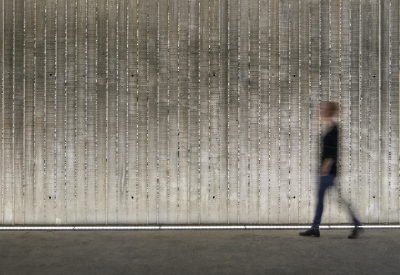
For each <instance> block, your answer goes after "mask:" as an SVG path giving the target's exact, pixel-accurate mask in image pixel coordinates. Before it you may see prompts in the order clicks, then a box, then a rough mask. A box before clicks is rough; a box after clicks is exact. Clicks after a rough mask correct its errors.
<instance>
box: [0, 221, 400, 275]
mask: <svg viewBox="0 0 400 275" xmlns="http://www.w3.org/2000/svg"><path fill="white" fill-rule="evenodd" d="M298 232H299V231H298V230H230V231H228V230H203V231H160V230H158V231H2V232H0V274H1V275H3V274H7V275H8V274H185V275H190V274H399V273H400V230H399V229H367V230H366V231H365V233H364V234H363V235H362V236H361V237H360V238H359V239H356V240H350V239H347V235H348V233H349V232H350V231H349V230H332V229H329V230H321V237H320V238H316V237H300V236H299V235H298Z"/></svg>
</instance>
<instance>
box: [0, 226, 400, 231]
mask: <svg viewBox="0 0 400 275" xmlns="http://www.w3.org/2000/svg"><path fill="white" fill-rule="evenodd" d="M308 227H310V226H309V225H294V226H290V225H199V226H197V225H174V226H170V225H161V226H2V227H0V231H48V230H51V231H82V230H291V229H305V228H308ZM352 227H353V226H352V225H324V226H320V228H321V229H349V228H352ZM361 227H362V228H365V229H400V225H363V226H361Z"/></svg>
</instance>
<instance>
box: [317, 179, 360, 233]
mask: <svg viewBox="0 0 400 275" xmlns="http://www.w3.org/2000/svg"><path fill="white" fill-rule="evenodd" d="M334 184H335V176H334V175H327V176H320V177H319V189H318V202H317V209H316V211H315V217H314V221H313V223H312V227H316V228H319V225H320V224H321V217H322V211H323V210H324V196H325V191H326V190H327V189H328V188H329V187H331V186H333V185H334ZM342 201H343V202H344V203H345V204H346V205H347V208H348V210H349V213H350V216H351V218H352V220H353V223H354V225H355V226H360V225H361V222H360V221H359V220H358V219H357V218H356V217H355V215H354V213H353V211H352V210H351V207H350V205H349V204H348V203H347V202H346V201H344V200H342Z"/></svg>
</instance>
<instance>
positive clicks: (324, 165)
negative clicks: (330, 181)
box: [320, 158, 333, 176]
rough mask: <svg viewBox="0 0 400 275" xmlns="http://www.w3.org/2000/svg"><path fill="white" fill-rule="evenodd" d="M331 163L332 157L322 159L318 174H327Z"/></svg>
mask: <svg viewBox="0 0 400 275" xmlns="http://www.w3.org/2000/svg"><path fill="white" fill-rule="evenodd" d="M332 164H333V159H332V158H328V159H324V160H323V162H322V164H321V170H320V175H321V176H327V175H329V172H330V171H331V167H332Z"/></svg>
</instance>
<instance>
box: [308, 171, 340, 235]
mask: <svg viewBox="0 0 400 275" xmlns="http://www.w3.org/2000/svg"><path fill="white" fill-rule="evenodd" d="M334 180H335V176H333V175H328V176H321V177H320V178H319V189H318V201H317V209H316V211H315V216H314V221H313V223H312V227H316V228H318V227H319V225H320V223H321V217H322V211H323V210H324V196H325V191H326V189H328V188H329V187H331V186H332V185H333V184H334Z"/></svg>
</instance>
